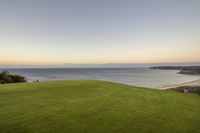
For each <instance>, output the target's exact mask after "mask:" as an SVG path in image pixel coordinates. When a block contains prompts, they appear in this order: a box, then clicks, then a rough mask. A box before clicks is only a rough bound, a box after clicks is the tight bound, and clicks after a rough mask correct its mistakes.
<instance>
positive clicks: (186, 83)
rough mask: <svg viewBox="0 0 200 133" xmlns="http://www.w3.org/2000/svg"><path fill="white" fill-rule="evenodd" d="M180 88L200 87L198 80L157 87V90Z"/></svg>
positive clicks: (199, 80)
mask: <svg viewBox="0 0 200 133" xmlns="http://www.w3.org/2000/svg"><path fill="white" fill-rule="evenodd" d="M181 86H200V79H197V80H193V81H188V82H184V83H180V84H175V85H168V86H163V87H159V90H168V89H171V88H177V87H181Z"/></svg>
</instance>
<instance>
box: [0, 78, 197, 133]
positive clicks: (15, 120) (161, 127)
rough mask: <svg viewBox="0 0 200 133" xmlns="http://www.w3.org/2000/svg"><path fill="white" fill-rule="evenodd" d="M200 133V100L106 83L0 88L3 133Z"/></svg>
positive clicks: (43, 84)
mask: <svg viewBox="0 0 200 133" xmlns="http://www.w3.org/2000/svg"><path fill="white" fill-rule="evenodd" d="M7 132H8V133H15V132H17V133H23V132H26V133H32V132H37V133H45V132H47V133H63V132H67V133H74V132H76V133H140V132H141V133H143V132H148V133H173V132H174V133H200V96H198V95H195V94H190V95H188V96H184V95H183V94H182V93H179V92H175V91H159V90H152V89H145V88H139V87H132V86H127V85H122V84H117V83H110V82H103V81H49V82H40V83H22V84H7V85H0V133H7Z"/></svg>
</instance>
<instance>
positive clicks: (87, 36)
mask: <svg viewBox="0 0 200 133" xmlns="http://www.w3.org/2000/svg"><path fill="white" fill-rule="evenodd" d="M162 62H200V0H0V65H63V64H106V63H162Z"/></svg>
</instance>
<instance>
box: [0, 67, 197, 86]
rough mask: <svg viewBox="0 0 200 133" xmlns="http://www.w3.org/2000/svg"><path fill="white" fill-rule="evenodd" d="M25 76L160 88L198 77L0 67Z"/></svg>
mask: <svg viewBox="0 0 200 133" xmlns="http://www.w3.org/2000/svg"><path fill="white" fill-rule="evenodd" d="M4 70H7V71H9V72H10V73H11V74H17V75H22V76H25V77H26V78H27V80H28V82H33V81H36V80H39V81H48V80H103V81H112V82H118V83H124V84H127V85H134V86H142V87H150V88H161V87H164V86H168V85H175V84H179V83H183V82H188V81H193V80H197V79H200V76H197V75H183V74H177V72H178V71H177V70H157V69H149V68H143V67H140V68H0V71H4Z"/></svg>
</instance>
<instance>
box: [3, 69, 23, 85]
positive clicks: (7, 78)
mask: <svg viewBox="0 0 200 133" xmlns="http://www.w3.org/2000/svg"><path fill="white" fill-rule="evenodd" d="M20 82H27V80H26V78H25V77H23V76H19V75H11V74H10V73H9V72H8V71H3V72H1V73H0V83H1V84H6V83H20Z"/></svg>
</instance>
